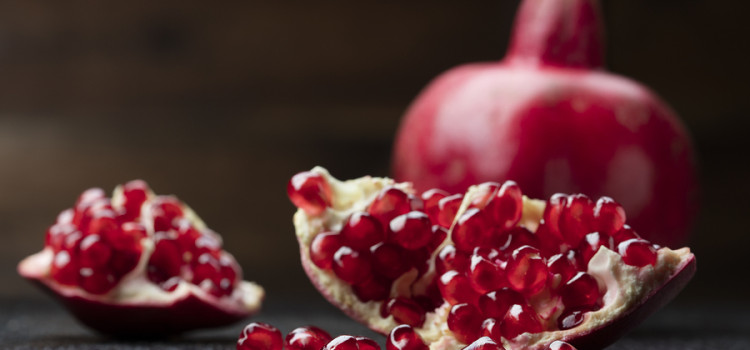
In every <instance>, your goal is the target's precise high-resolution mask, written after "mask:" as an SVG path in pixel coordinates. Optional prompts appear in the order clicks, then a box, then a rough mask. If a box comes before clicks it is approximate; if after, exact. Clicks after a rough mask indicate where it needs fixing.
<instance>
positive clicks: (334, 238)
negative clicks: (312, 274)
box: [310, 232, 343, 269]
mask: <svg viewBox="0 0 750 350" xmlns="http://www.w3.org/2000/svg"><path fill="white" fill-rule="evenodd" d="M342 245H343V243H342V242H341V236H339V235H338V234H336V233H334V232H323V233H319V234H318V235H317V236H315V238H313V241H312V243H311V244H310V260H312V262H313V263H314V264H315V266H317V267H319V268H321V269H330V268H331V266H332V265H333V255H334V254H336V251H337V250H339V248H341V246H342Z"/></svg>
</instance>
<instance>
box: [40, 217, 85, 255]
mask: <svg viewBox="0 0 750 350" xmlns="http://www.w3.org/2000/svg"><path fill="white" fill-rule="evenodd" d="M76 231H77V228H76V227H75V226H74V225H71V224H55V225H52V226H50V227H49V228H48V229H47V235H46V236H45V238H44V245H46V246H47V247H50V248H52V250H53V251H55V252H57V251H60V249H63V246H64V245H65V239H66V238H67V237H68V236H70V235H71V234H73V233H74V232H76Z"/></svg>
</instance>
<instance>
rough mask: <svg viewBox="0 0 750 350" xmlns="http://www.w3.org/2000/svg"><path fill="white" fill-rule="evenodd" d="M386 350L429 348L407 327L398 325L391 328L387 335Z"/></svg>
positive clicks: (421, 349)
mask: <svg viewBox="0 0 750 350" xmlns="http://www.w3.org/2000/svg"><path fill="white" fill-rule="evenodd" d="M385 348H386V349H387V350H427V349H429V347H428V346H427V345H426V344H425V343H424V341H423V340H422V338H420V337H419V334H417V332H415V331H414V328H412V327H411V326H409V325H400V326H396V327H394V328H393V330H392V331H391V332H390V334H388V339H387V340H386V342H385Z"/></svg>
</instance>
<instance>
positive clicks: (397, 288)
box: [294, 167, 692, 350]
mask: <svg viewBox="0 0 750 350" xmlns="http://www.w3.org/2000/svg"><path fill="white" fill-rule="evenodd" d="M312 172H315V173H318V174H320V175H322V176H323V177H324V178H325V180H326V181H327V182H328V183H329V185H330V187H331V191H332V206H331V208H328V209H327V210H326V211H325V212H324V213H323V214H321V215H320V216H316V217H311V216H308V215H307V214H306V213H305V212H304V211H303V210H301V209H300V210H298V211H297V212H296V213H295V215H294V225H295V229H296V234H297V238H298V241H299V243H300V246H301V249H300V254H301V259H302V261H303V264H304V265H305V267H306V269H307V270H308V273H309V274H311V276H310V277H311V279H312V280H313V283H314V284H315V285H316V287H317V288H318V289H319V290H320V291H321V292H322V293H323V294H325V295H326V296H327V297H328V298H329V299H330V300H331V301H332V302H333V303H335V304H336V305H337V306H339V307H341V308H342V309H344V310H345V311H347V312H348V313H349V314H350V315H354V316H355V317H357V318H358V319H359V320H360V321H362V322H364V323H366V324H367V325H368V326H369V327H370V328H372V329H373V330H376V331H379V332H381V333H387V332H389V331H390V330H391V329H393V328H394V327H396V326H397V325H398V323H397V322H396V321H395V320H394V319H393V317H391V316H388V317H387V318H382V317H381V316H380V306H381V304H382V302H375V301H370V302H361V301H359V300H358V299H357V297H356V296H355V294H354V292H353V290H352V288H351V287H350V286H349V285H348V284H347V283H345V282H343V281H342V280H340V279H339V278H338V277H336V276H335V274H334V273H333V272H332V271H327V270H323V269H320V268H318V267H317V266H315V264H314V263H312V261H311V260H310V256H309V247H310V243H311V242H312V240H313V238H314V237H315V236H316V235H317V234H318V233H320V232H323V230H330V231H336V232H338V231H339V230H340V229H341V225H342V224H343V222H344V220H345V219H346V218H347V217H348V216H349V215H350V214H351V213H353V212H355V211H366V210H367V207H368V206H369V204H370V203H371V202H372V200H373V199H374V198H375V196H376V195H377V194H378V193H379V192H380V190H381V189H383V188H385V187H387V186H394V187H397V188H400V189H402V190H404V191H405V192H407V193H411V194H413V193H414V190H413V188H412V187H411V184H409V183H394V181H393V180H391V179H388V178H376V177H370V176H365V177H362V178H358V179H353V180H348V181H339V180H337V179H335V178H334V177H332V176H331V175H330V174H329V173H328V171H327V170H325V169H324V168H322V167H315V168H314V169H312ZM478 193H479V189H478V187H476V186H473V187H471V188H470V189H469V190H468V191H467V193H466V195H465V196H464V201H463V203H462V204H461V208H460V209H459V212H458V214H457V215H456V217H459V216H460V215H461V213H463V212H464V211H465V210H466V209H467V208H468V206H469V203H470V202H471V199H472V198H473V197H474V196H476V195H478ZM544 206H545V201H542V200H535V199H529V198H527V197H525V196H524V197H523V212H522V218H521V221H520V223H519V225H523V226H525V227H527V228H528V229H530V230H531V231H536V228H537V226H538V224H539V220H540V219H541V217H542V213H543V211H544ZM447 244H451V242H450V235H449V237H448V239H446V241H445V242H444V243H443V245H447ZM439 250H440V248H438V249H436V251H435V253H434V254H437V252H438V251H439ZM691 258H692V253H691V252H690V250H689V249H688V248H682V249H678V250H671V249H669V248H661V249H659V250H658V258H657V263H656V265H655V266H646V267H643V268H638V267H635V266H630V265H627V264H625V263H623V262H622V258H621V257H620V255H619V254H617V253H615V252H613V251H611V250H609V249H607V248H604V247H602V248H600V249H599V251H598V252H597V253H596V254H595V255H594V256H593V257H592V259H591V260H590V262H589V266H588V271H587V272H588V273H589V274H590V275H592V276H593V277H594V278H595V279H596V280H597V282H598V283H599V286H600V290H602V291H605V290H606V292H605V293H604V296H603V306H602V308H601V309H599V310H597V311H594V312H588V313H586V314H585V316H584V321H583V323H582V324H580V325H578V326H576V327H574V328H571V329H568V330H558V331H546V332H540V333H534V334H531V333H523V334H520V335H519V336H517V337H516V338H514V339H503V345H504V346H505V347H506V348H507V349H541V348H543V347H544V346H546V345H547V344H549V343H551V342H552V341H554V340H559V339H567V338H569V337H570V336H571V335H575V334H582V333H586V332H588V331H591V330H594V329H597V328H599V327H601V326H603V325H605V324H607V323H608V322H610V321H612V320H613V319H616V318H618V316H619V315H623V314H625V313H627V312H629V311H630V310H631V309H632V308H634V307H635V306H637V305H638V304H639V303H640V302H642V301H643V299H644V298H645V297H646V296H648V295H649V294H650V293H651V292H652V291H653V290H655V289H656V288H658V287H660V286H661V285H663V284H664V283H665V282H666V281H667V280H668V279H669V278H670V277H671V276H673V274H674V273H675V271H677V269H678V267H679V266H681V264H682V263H684V262H685V261H687V260H689V259H691ZM434 274H435V271H434V264H433V263H432V259H431V261H430V268H429V270H428V271H427V272H426V273H425V274H424V275H423V277H422V280H420V281H417V282H416V283H415V278H416V276H417V272H416V270H414V269H412V270H411V271H408V272H406V273H405V274H404V275H403V276H401V277H400V278H399V279H397V280H396V281H395V282H394V285H393V288H392V290H391V296H407V297H408V296H411V295H412V293H413V292H414V291H419V290H420V288H421V287H424V285H425V283H422V282H423V281H428V280H430V279H431V278H432V277H433V276H434ZM531 303H532V306H533V307H534V308H535V309H536V310H537V312H538V313H540V314H542V315H549V316H550V317H548V319H547V320H545V321H544V322H548V323H554V322H556V319H557V317H558V316H559V315H560V313H561V312H562V309H561V308H559V307H558V306H559V304H558V303H557V302H556V301H555V300H552V301H550V300H549V299H547V298H532V300H531ZM450 308H451V305H450V304H448V303H444V304H443V305H442V306H440V307H439V308H437V309H436V310H434V312H428V313H427V314H426V320H425V323H424V325H423V326H422V327H420V328H417V329H416V331H417V332H418V333H419V335H420V336H421V337H422V339H423V340H424V341H425V342H426V343H427V344H429V345H430V349H432V350H458V349H461V348H463V347H465V346H466V345H467V344H463V343H460V342H459V341H458V340H456V338H455V337H454V336H453V334H452V332H451V331H450V330H449V329H448V326H447V317H448V313H449V311H450Z"/></svg>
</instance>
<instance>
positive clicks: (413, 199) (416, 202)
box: [408, 194, 424, 212]
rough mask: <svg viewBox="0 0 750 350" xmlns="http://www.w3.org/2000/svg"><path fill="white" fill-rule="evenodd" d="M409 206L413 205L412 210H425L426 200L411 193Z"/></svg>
mask: <svg viewBox="0 0 750 350" xmlns="http://www.w3.org/2000/svg"><path fill="white" fill-rule="evenodd" d="M408 197H409V207H411V210H412V211H421V212H424V202H423V201H422V198H419V197H417V196H415V195H413V194H409V195H408Z"/></svg>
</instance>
